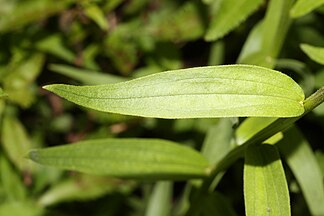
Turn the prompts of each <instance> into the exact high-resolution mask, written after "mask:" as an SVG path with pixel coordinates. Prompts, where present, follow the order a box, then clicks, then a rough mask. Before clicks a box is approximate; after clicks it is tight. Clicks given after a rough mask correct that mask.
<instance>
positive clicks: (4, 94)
mask: <svg viewBox="0 0 324 216" xmlns="http://www.w3.org/2000/svg"><path fill="white" fill-rule="evenodd" d="M6 96H7V94H6V93H5V92H3V90H2V88H0V98H2V97H6Z"/></svg>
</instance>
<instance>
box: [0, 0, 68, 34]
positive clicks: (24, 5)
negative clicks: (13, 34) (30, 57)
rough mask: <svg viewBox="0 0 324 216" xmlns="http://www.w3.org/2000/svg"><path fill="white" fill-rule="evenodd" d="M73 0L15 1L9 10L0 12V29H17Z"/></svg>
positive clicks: (58, 9) (3, 30) (4, 30)
mask: <svg viewBox="0 0 324 216" xmlns="http://www.w3.org/2000/svg"><path fill="white" fill-rule="evenodd" d="M72 1H73V0H60V1H55V0H29V1H28V0H27V1H22V2H19V3H18V2H17V3H16V4H15V5H14V7H12V8H11V10H9V11H7V13H5V14H1V20H0V31H1V32H6V31H10V30H14V29H17V28H19V27H22V26H24V25H26V24H29V23H31V22H34V21H38V20H42V19H45V18H47V17H49V16H51V15H53V14H55V13H58V12H60V11H61V10H63V9H65V8H66V7H68V5H69V3H71V2H72Z"/></svg>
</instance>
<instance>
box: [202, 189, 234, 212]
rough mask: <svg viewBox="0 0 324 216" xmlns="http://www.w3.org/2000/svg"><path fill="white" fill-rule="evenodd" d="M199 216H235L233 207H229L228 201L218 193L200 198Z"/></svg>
mask: <svg viewBox="0 0 324 216" xmlns="http://www.w3.org/2000/svg"><path fill="white" fill-rule="evenodd" d="M201 205H202V206H201V213H200V215H201V216H211V215H224V216H225V215H226V216H236V215H237V214H236V213H235V210H234V207H233V206H231V204H230V203H229V201H228V200H227V199H226V197H225V196H224V195H222V194H221V193H218V192H213V193H211V194H208V195H206V196H204V197H202V200H201Z"/></svg>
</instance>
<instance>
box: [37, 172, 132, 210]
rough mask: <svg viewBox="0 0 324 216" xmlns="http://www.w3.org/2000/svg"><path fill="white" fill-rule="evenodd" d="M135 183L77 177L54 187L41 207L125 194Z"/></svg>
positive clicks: (41, 203)
mask: <svg viewBox="0 0 324 216" xmlns="http://www.w3.org/2000/svg"><path fill="white" fill-rule="evenodd" d="M134 185H135V184H134V182H130V181H125V182H122V183H121V182H120V181H119V180H114V179H110V178H107V177H98V176H88V175H82V176H77V177H76V178H74V179H68V180H65V181H61V182H59V183H56V184H55V185H53V186H52V187H51V188H50V189H49V190H48V191H46V192H45V193H44V194H42V196H41V197H40V198H39V200H38V204H40V205H41V206H50V205H55V204H58V203H61V202H67V201H86V200H91V199H95V198H99V197H102V196H103V195H105V194H107V193H113V192H120V193H125V192H129V191H131V190H132V188H133V187H134Z"/></svg>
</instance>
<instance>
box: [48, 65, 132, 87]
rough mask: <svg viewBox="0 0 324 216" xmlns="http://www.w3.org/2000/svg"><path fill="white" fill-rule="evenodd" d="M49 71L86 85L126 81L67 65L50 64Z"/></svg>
mask: <svg viewBox="0 0 324 216" xmlns="http://www.w3.org/2000/svg"><path fill="white" fill-rule="evenodd" d="M50 70H52V71H55V72H57V73H60V74H63V75H65V76H68V77H71V78H73V79H76V80H78V81H80V82H82V83H84V84H87V85H99V84H108V83H116V82H121V81H126V78H123V77H119V76H114V75H111V74H107V73H98V72H95V71H91V70H87V69H81V68H75V67H71V66H67V65H60V64H52V65H50Z"/></svg>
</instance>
